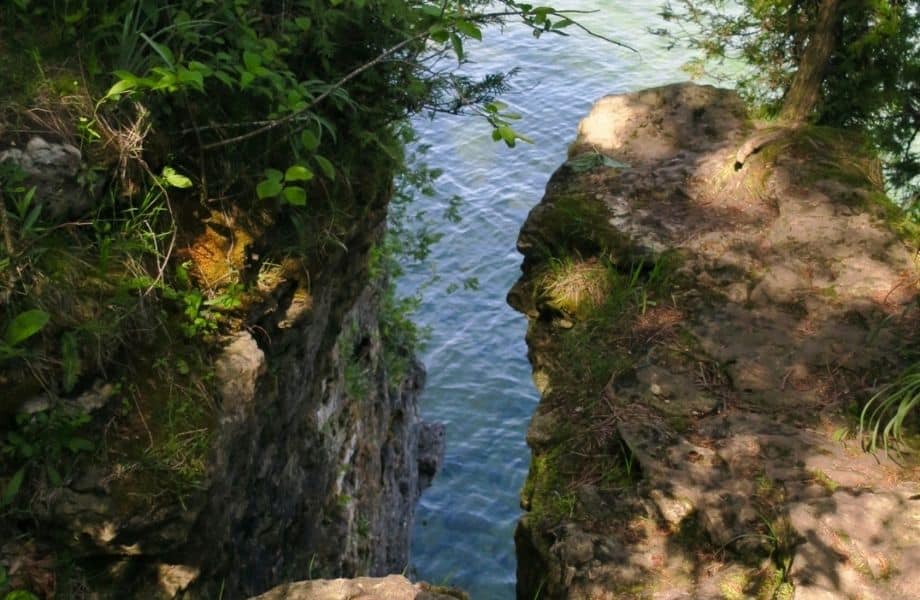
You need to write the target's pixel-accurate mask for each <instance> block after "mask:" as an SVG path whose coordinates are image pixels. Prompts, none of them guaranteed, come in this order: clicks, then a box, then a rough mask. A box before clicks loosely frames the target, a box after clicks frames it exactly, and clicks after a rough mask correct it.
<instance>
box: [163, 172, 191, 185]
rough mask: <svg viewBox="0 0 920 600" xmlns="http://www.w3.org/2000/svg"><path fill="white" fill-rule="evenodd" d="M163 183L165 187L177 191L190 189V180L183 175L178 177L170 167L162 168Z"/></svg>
mask: <svg viewBox="0 0 920 600" xmlns="http://www.w3.org/2000/svg"><path fill="white" fill-rule="evenodd" d="M163 181H165V182H166V185H168V186H170V187H174V188H179V189H187V188H190V187H192V180H191V179H189V178H188V177H186V176H185V175H180V174H179V173H178V172H176V170H175V169H173V168H172V167H163Z"/></svg>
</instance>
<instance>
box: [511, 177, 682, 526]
mask: <svg viewBox="0 0 920 600" xmlns="http://www.w3.org/2000/svg"><path fill="white" fill-rule="evenodd" d="M603 210H605V209H604V207H603V205H602V203H601V202H599V201H593V202H592V201H591V200H589V199H588V197H587V196H582V195H579V194H577V193H567V192H566V191H561V193H560V195H559V197H558V199H557V200H556V201H554V203H553V204H552V205H551V209H550V211H549V212H548V213H547V214H545V215H543V216H542V218H541V220H540V222H539V224H538V225H537V231H536V234H537V235H536V237H537V240H538V243H539V244H540V247H541V248H542V249H543V251H544V252H545V253H546V254H547V256H546V258H545V259H544V260H543V261H542V262H541V263H540V264H539V265H535V266H533V267H532V268H533V269H534V271H533V276H532V281H533V282H534V284H533V286H534V287H533V289H532V297H531V299H530V300H531V302H533V304H534V306H535V310H537V311H538V312H540V313H541V314H542V315H544V316H545V317H547V318H546V319H538V320H535V321H531V330H530V333H529V338H530V340H531V341H530V343H531V345H534V344H536V345H538V346H540V347H541V352H540V356H541V357H545V360H541V362H540V363H539V364H535V365H534V369H535V372H536V373H538V374H540V377H541V379H542V380H543V384H541V387H542V388H543V389H542V393H543V402H544V404H545V405H546V408H547V411H548V417H547V418H549V419H550V420H551V424H550V425H546V426H545V428H546V429H547V430H549V429H551V430H552V433H553V435H552V439H551V440H543V441H541V442H540V444H539V445H538V446H537V447H535V448H534V455H533V459H532V462H531V468H530V473H529V475H528V478H527V482H526V484H525V487H524V489H523V491H522V498H524V502H525V504H526V505H527V506H528V510H529V514H530V515H531V517H532V518H533V519H536V520H537V522H545V521H548V522H556V521H559V520H562V519H577V520H580V519H588V520H599V519H601V518H602V515H599V514H589V513H585V512H584V510H583V508H582V507H580V504H579V499H578V490H579V489H580V488H581V487H583V486H585V485H591V486H595V487H596V488H597V489H598V490H599V491H600V493H602V494H620V493H622V491H623V490H626V489H629V488H630V487H631V486H632V485H633V484H634V482H635V481H636V480H637V479H638V478H639V477H640V475H641V474H640V472H639V465H638V464H637V462H636V458H635V456H634V455H633V452H632V450H631V449H630V448H629V446H628V445H627V444H626V443H625V441H624V440H622V439H621V438H620V436H619V434H618V433H617V428H616V416H615V414H614V411H613V409H612V406H611V405H610V403H609V401H608V400H605V398H606V397H607V396H606V394H607V391H606V390H607V387H608V386H609V385H611V384H612V382H613V381H615V380H616V379H617V378H618V377H628V376H629V374H630V373H631V372H632V370H633V367H634V360H635V358H634V357H636V356H639V355H641V351H640V349H641V348H642V347H643V346H644V344H646V343H647V342H648V341H649V339H650V337H655V336H656V335H659V334H661V335H668V332H670V331H672V329H673V326H674V324H675V323H674V314H675V313H676V311H675V310H674V308H673V306H671V305H672V303H673V300H672V292H673V290H674V284H675V281H674V277H675V271H676V267H677V266H678V257H676V256H674V255H671V254H666V255H662V256H660V257H658V258H657V259H656V260H655V261H654V262H651V263H646V262H643V261H641V260H640V259H638V258H637V257H634V256H632V255H631V254H630V253H629V252H628V251H625V250H622V248H623V246H624V241H623V240H621V238H620V237H619V236H617V235H616V234H615V232H614V230H613V228H612V227H611V226H610V225H609V224H608V223H607V220H606V219H600V218H597V216H598V215H597V214H596V213H597V211H603ZM587 252H590V253H587ZM560 357H564V360H556V358H560ZM543 428H544V427H542V426H541V429H543ZM586 459H590V460H586Z"/></svg>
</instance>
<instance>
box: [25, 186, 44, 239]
mask: <svg viewBox="0 0 920 600" xmlns="http://www.w3.org/2000/svg"><path fill="white" fill-rule="evenodd" d="M33 189H34V188H33ZM42 206H43V205H42V204H36V205H35V206H33V207H32V210H30V211H29V214H27V215H26V218H25V219H24V220H23V222H22V230H23V231H29V230H30V229H32V226H33V225H35V221H37V220H38V215H39V213H41V212H42Z"/></svg>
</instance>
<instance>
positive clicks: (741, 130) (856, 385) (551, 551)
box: [509, 84, 920, 600]
mask: <svg viewBox="0 0 920 600" xmlns="http://www.w3.org/2000/svg"><path fill="white" fill-rule="evenodd" d="M865 147H866V146H865V145H864V144H863V143H862V141H861V140H860V139H859V137H858V136H855V135H852V134H850V133H845V132H841V131H835V130H829V129H823V128H819V127H810V126H803V127H798V128H783V127H779V126H771V125H770V124H760V123H755V122H753V121H752V120H751V119H750V118H749V117H748V115H747V112H746V109H745V106H744V104H743V103H742V101H741V100H740V99H739V98H738V97H737V95H736V94H734V93H733V92H730V91H726V90H720V89H716V88H712V87H704V86H696V85H690V84H682V85H673V86H667V87H662V88H656V89H650V90H646V91H642V92H638V93H633V94H624V95H619V96H611V97H607V98H604V99H602V100H600V101H599V102H597V104H596V105H595V106H594V108H593V109H592V111H591V113H590V115H588V117H587V118H586V119H584V120H583V121H582V123H581V125H580V127H579V131H578V137H577V139H576V141H575V143H574V144H573V145H572V147H571V148H570V153H569V160H568V161H567V162H566V163H565V164H564V165H563V166H562V167H561V168H560V169H559V170H558V171H557V172H556V173H555V174H554V175H553V177H552V179H551V180H550V182H549V184H548V186H547V190H546V195H545V196H544V198H543V200H542V201H541V202H540V204H539V205H538V206H537V207H536V208H534V209H533V211H532V212H531V214H530V216H529V218H528V219H527V222H526V223H525V225H524V227H523V229H522V231H521V235H520V238H519V242H518V247H519V250H520V251H521V253H522V254H523V255H524V265H523V276H522V278H521V279H520V281H518V283H517V284H516V285H515V287H514V288H513V289H512V291H511V292H510V294H509V301H510V303H511V304H512V305H513V306H514V307H515V308H517V309H518V310H520V311H521V312H523V313H525V314H526V315H527V317H528V319H529V329H528V334H527V341H528V346H529V357H530V360H531V363H532V365H533V372H534V381H535V383H536V385H537V387H538V389H539V390H540V392H541V394H542V400H541V402H540V405H539V407H538V409H537V411H536V414H535V415H534V417H533V420H532V422H531V425H530V428H529V431H528V435H527V441H528V444H529V445H530V447H531V449H532V453H533V457H532V463H531V468H530V473H529V476H528V480H527V483H526V485H525V488H524V490H523V492H522V505H523V507H524V508H525V510H526V511H527V512H526V514H525V516H524V518H523V519H522V520H521V522H520V525H519V527H518V530H517V533H516V544H517V549H518V559H519V567H518V597H519V598H533V597H535V595H539V597H541V598H570V599H576V598H577V599H587V598H591V599H601V598H610V599H613V598H656V599H665V598H667V599H677V598H688V599H689V598H695V599H702V598H730V599H734V598H792V597H795V598H802V599H818V598H878V599H882V598H885V599H889V598H890V599H895V598H897V599H904V600H906V599H907V598H911V597H914V596H915V595H916V590H918V589H920V552H918V548H920V523H918V521H917V518H916V515H917V514H918V511H920V500H918V498H920V484H918V472H917V470H916V469H915V468H911V467H909V466H905V465H904V464H899V463H896V462H895V461H893V460H892V459H891V458H889V457H887V456H885V455H884V454H882V453H879V454H878V455H875V456H873V455H871V454H867V453H865V452H863V450H862V448H861V445H860V442H859V441H858V440H857V439H854V437H855V436H854V433H855V430H856V429H857V427H858V425H857V423H858V415H859V407H860V406H861V403H863V402H865V400H866V399H867V398H868V397H869V396H871V394H872V392H873V391H874V390H877V389H878V386H879V384H881V383H882V382H886V381H891V380H892V379H893V378H894V377H895V376H896V375H897V373H898V372H899V371H900V370H901V369H902V368H903V367H904V364H905V361H906V360H908V359H909V357H910V356H911V355H912V354H911V353H915V352H916V349H917V342H918V340H917V327H916V325H917V319H918V302H917V292H918V265H917V249H916V241H917V238H916V234H915V232H912V231H910V230H909V229H910V227H909V225H906V224H904V223H902V222H901V217H900V214H899V212H898V210H897V209H896V208H894V207H893V206H892V205H891V203H890V202H889V201H888V200H887V198H886V197H885V195H884V193H883V192H882V176H881V173H880V169H879V166H878V163H877V161H875V160H873V157H872V156H871V153H869V152H868V151H867V150H865V149H864V148H865ZM911 235H913V236H914V237H912V238H911V237H910V236H911ZM913 355H914V356H915V354H913Z"/></svg>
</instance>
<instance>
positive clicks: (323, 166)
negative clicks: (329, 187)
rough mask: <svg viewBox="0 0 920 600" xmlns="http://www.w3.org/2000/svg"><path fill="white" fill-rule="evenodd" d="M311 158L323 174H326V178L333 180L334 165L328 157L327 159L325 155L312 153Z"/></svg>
mask: <svg viewBox="0 0 920 600" xmlns="http://www.w3.org/2000/svg"><path fill="white" fill-rule="evenodd" d="M313 160H315V161H316V164H318V165H319V168H320V170H321V171H322V172H323V175H325V176H326V179H330V180H332V181H335V166H334V165H333V164H332V163H331V162H329V159H327V158H326V157H325V156H320V155H319V154H314V155H313Z"/></svg>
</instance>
